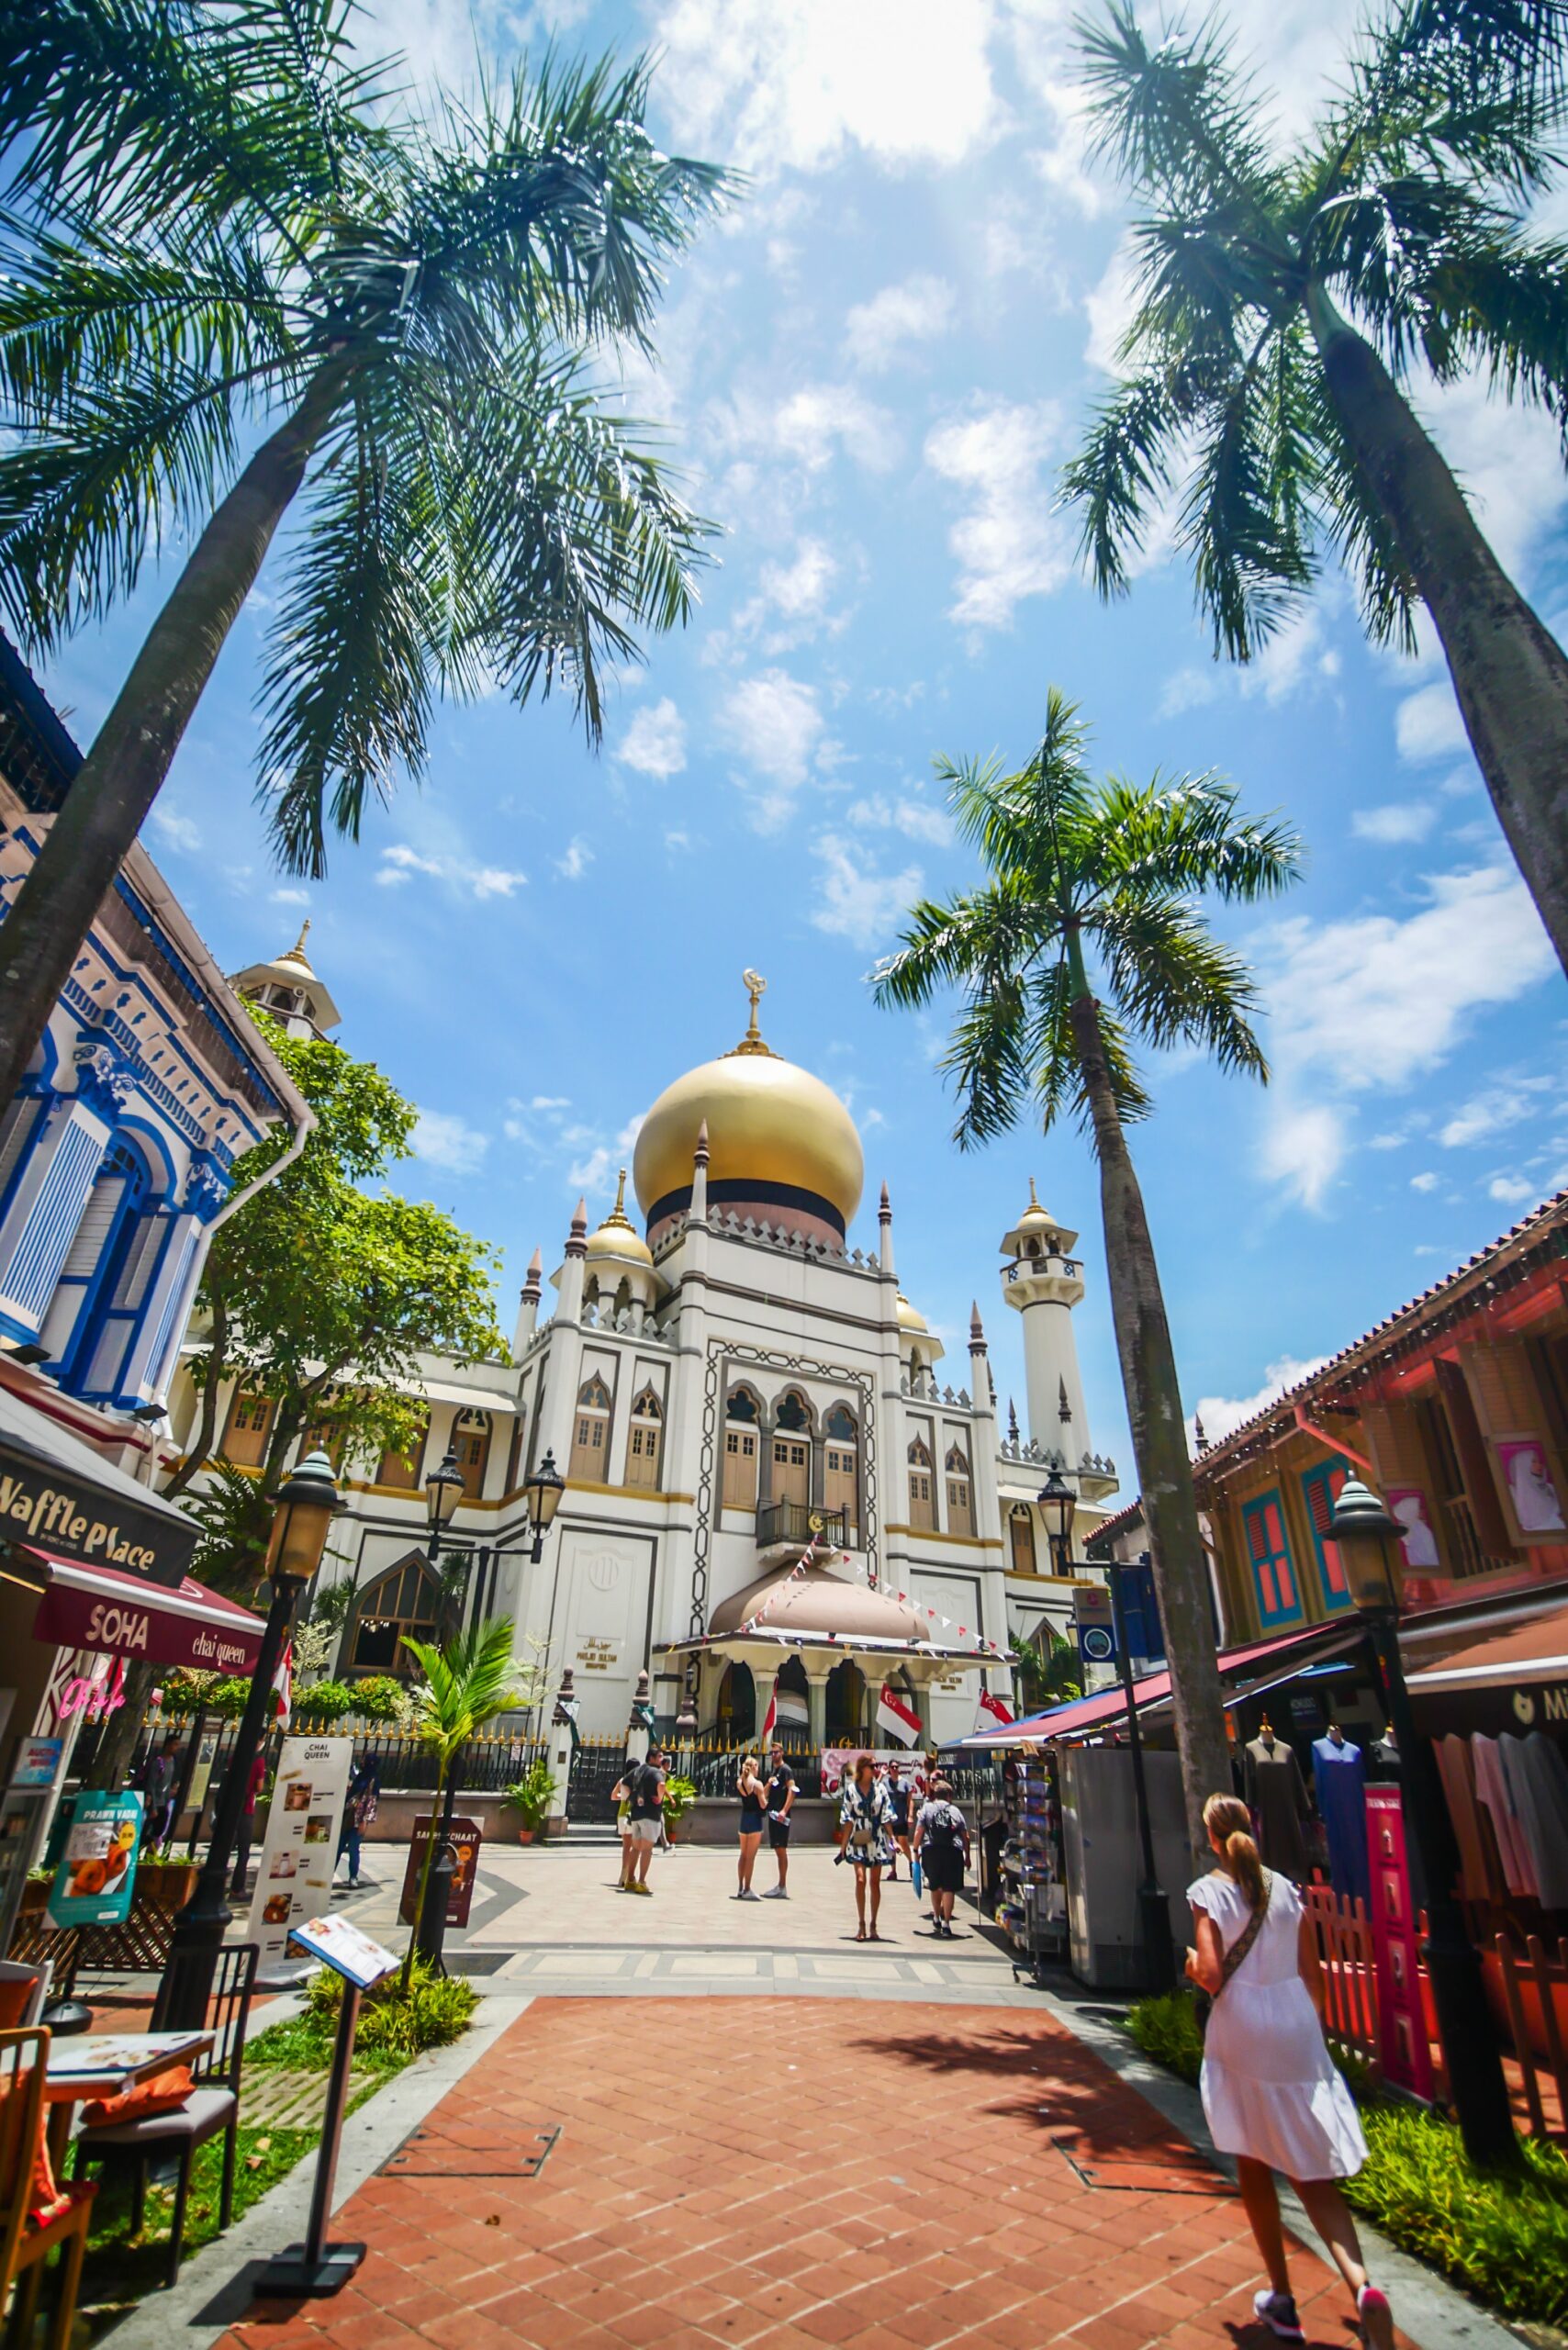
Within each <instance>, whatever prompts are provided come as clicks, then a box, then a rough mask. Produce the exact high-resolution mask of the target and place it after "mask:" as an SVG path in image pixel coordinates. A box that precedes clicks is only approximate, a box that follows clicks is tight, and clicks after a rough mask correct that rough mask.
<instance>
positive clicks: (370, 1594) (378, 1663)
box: [349, 1552, 441, 1678]
mask: <svg viewBox="0 0 1568 2350" xmlns="http://www.w3.org/2000/svg"><path fill="white" fill-rule="evenodd" d="M440 1610H441V1586H440V1584H439V1583H437V1582H436V1579H435V1577H434V1575H433V1574H431V1571H430V1568H429V1566H428V1565H427V1563H426V1562H425V1561H424V1560H423V1559H421V1558H420V1556H419V1554H418V1553H417V1552H416V1553H415V1554H414V1555H413V1556H412V1557H411V1558H408V1559H404V1560H401V1561H399V1562H398V1565H397V1566H395V1567H388V1569H387V1570H386V1573H385V1574H383V1575H378V1576H377V1577H376V1579H375V1582H374V1583H371V1584H370V1585H369V1586H368V1588H367V1589H366V1590H365V1591H364V1593H363V1594H362V1595H361V1597H360V1601H359V1605H358V1607H357V1608H356V1610H355V1617H354V1634H353V1653H352V1655H351V1656H350V1658H349V1669H350V1671H351V1672H353V1673H401V1674H403V1675H404V1677H405V1678H411V1676H412V1675H413V1673H415V1671H416V1670H417V1667H416V1665H415V1662H414V1659H413V1658H412V1657H411V1656H410V1655H409V1651H408V1650H407V1649H406V1648H405V1647H404V1646H403V1643H404V1641H405V1640H406V1639H416V1640H433V1639H434V1638H435V1636H436V1619H437V1617H438V1616H439V1614H440Z"/></svg>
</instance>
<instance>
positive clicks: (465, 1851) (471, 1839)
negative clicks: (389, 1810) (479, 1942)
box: [398, 1811, 485, 1926]
mask: <svg viewBox="0 0 1568 2350" xmlns="http://www.w3.org/2000/svg"><path fill="white" fill-rule="evenodd" d="M433 1825H434V1823H433V1821H432V1819H431V1815H430V1813H429V1812H428V1811H421V1812H420V1815H419V1817H418V1818H416V1820H415V1821H414V1833H413V1839H412V1841H411V1842H410V1843H409V1859H408V1863H407V1865H406V1867H405V1868H404V1871H403V1892H402V1897H401V1899H400V1900H399V1902H398V1917H399V1918H400V1919H402V1921H403V1923H404V1925H405V1926H411V1925H412V1924H413V1922H414V1904H415V1902H416V1901H417V1900H418V1899H419V1897H420V1878H421V1877H422V1876H423V1874H424V1869H425V1854H426V1852H428V1851H429V1850H430V1841H431V1830H432V1827H433ZM484 1841H485V1832H484V1830H483V1829H482V1828H481V1827H480V1825H479V1823H478V1821H477V1820H476V1819H465V1818H462V1817H461V1816H460V1817H459V1818H456V1819H454V1821H453V1822H452V1825H451V1832H450V1834H449V1835H443V1836H442V1837H441V1838H440V1839H439V1840H438V1842H440V1843H450V1844H451V1846H452V1852H453V1862H454V1866H453V1871H452V1874H451V1876H450V1877H449V1878H448V1880H447V1886H446V1922H447V1924H448V1925H449V1926H465V1925H466V1924H467V1923H468V1912H469V1910H470V1909H472V1908H473V1907H474V1878H475V1874H476V1871H477V1869H478V1865H479V1852H480V1848H481V1847H482V1845H483V1843H484Z"/></svg>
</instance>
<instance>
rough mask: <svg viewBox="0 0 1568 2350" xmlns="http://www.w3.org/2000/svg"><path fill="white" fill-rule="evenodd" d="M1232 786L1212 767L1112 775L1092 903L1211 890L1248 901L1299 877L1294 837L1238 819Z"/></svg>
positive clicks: (1276, 826) (1286, 830)
mask: <svg viewBox="0 0 1568 2350" xmlns="http://www.w3.org/2000/svg"><path fill="white" fill-rule="evenodd" d="M1237 807H1238V793H1237V791H1236V789H1235V788H1234V786H1232V785H1230V784H1227V783H1225V782H1222V781H1221V780H1220V779H1219V778H1217V777H1216V776H1215V775H1214V774H1213V773H1212V772H1210V773H1205V774H1203V775H1196V776H1190V775H1189V776H1182V777H1179V778H1176V779H1175V780H1173V781H1170V782H1167V781H1165V780H1164V779H1162V778H1160V777H1159V776H1156V777H1155V778H1153V780H1152V781H1151V782H1149V783H1147V784H1134V783H1128V782H1125V781H1122V780H1121V779H1119V778H1111V779H1109V780H1108V781H1107V783H1106V784H1105V786H1104V789H1103V793H1102V795H1101V800H1100V810H1099V812H1100V824H1099V827H1098V856H1097V858H1096V862H1095V880H1096V885H1097V886H1096V893H1095V894H1096V902H1097V903H1103V904H1108V905H1111V906H1113V907H1114V906H1115V905H1118V904H1122V905H1126V904H1129V903H1133V902H1135V901H1140V900H1142V899H1143V898H1145V897H1146V896H1147V897H1148V898H1150V899H1158V898H1160V897H1163V896H1166V895H1170V896H1178V895H1182V894H1183V893H1185V892H1187V891H1193V890H1214V892H1215V895H1216V896H1218V897H1221V898H1224V899H1226V900H1227V901H1240V902H1242V903H1247V904H1249V903H1252V902H1254V901H1257V900H1258V899H1260V898H1269V897H1274V896H1277V895H1278V893H1279V892H1280V891H1281V890H1286V889H1288V888H1289V887H1290V885H1291V884H1292V883H1293V882H1294V881H1295V880H1297V879H1299V878H1300V876H1301V870H1302V844H1301V839H1300V836H1299V834H1297V833H1295V832H1294V830H1293V829H1292V828H1291V826H1289V825H1288V824H1284V823H1260V822H1253V821H1250V820H1243V819H1240V818H1238V814H1237Z"/></svg>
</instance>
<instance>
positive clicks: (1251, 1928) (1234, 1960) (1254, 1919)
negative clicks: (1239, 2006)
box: [1193, 1869, 1274, 2040]
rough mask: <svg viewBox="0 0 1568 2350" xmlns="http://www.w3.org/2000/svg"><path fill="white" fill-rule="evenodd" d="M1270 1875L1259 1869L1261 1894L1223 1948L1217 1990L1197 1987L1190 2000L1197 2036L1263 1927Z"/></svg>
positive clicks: (1203, 2032)
mask: <svg viewBox="0 0 1568 2350" xmlns="http://www.w3.org/2000/svg"><path fill="white" fill-rule="evenodd" d="M1273 1889H1274V1880H1273V1877H1272V1875H1271V1873H1270V1872H1269V1870H1267V1869H1265V1870H1264V1871H1263V1898H1262V1900H1261V1901H1260V1903H1259V1904H1258V1907H1257V1908H1256V1909H1254V1910H1253V1912H1252V1915H1251V1916H1250V1918H1249V1919H1248V1920H1247V1923H1246V1924H1245V1926H1243V1928H1242V1929H1241V1931H1240V1932H1239V1933H1238V1935H1237V1937H1236V1940H1235V1941H1234V1942H1232V1943H1231V1945H1230V1948H1229V1949H1228V1950H1227V1951H1226V1954H1225V1956H1224V1958H1223V1959H1222V1960H1221V1962H1220V1970H1219V1989H1218V1990H1217V1991H1200V1992H1199V1993H1198V1995H1197V1997H1196V1999H1195V2001H1194V2002H1193V2004H1194V2006H1195V2007H1196V2009H1197V2011H1198V2037H1199V2039H1200V2040H1202V2039H1204V2037H1205V2036H1206V2035H1207V2032H1208V2028H1209V2018H1210V2016H1211V2015H1213V2013H1214V2010H1215V2002H1216V2001H1217V2000H1218V1999H1219V1997H1221V1995H1222V1993H1223V1992H1224V1990H1225V1986H1226V1984H1227V1983H1228V1982H1229V1981H1230V1979H1231V1977H1232V1975H1236V1974H1237V1973H1238V1972H1239V1970H1240V1968H1241V1966H1242V1964H1243V1963H1244V1961H1245V1959H1246V1957H1247V1953H1248V1952H1249V1950H1250V1949H1251V1947H1252V1945H1253V1943H1254V1942H1256V1941H1257V1939H1258V1937H1259V1935H1260V1933H1261V1932H1262V1930H1263V1920H1264V1919H1265V1918H1266V1917H1267V1916H1268V1914H1269V1896H1270V1895H1271V1893H1272V1892H1273Z"/></svg>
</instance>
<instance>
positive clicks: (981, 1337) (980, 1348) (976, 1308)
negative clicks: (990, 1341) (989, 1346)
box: [969, 1297, 985, 1355]
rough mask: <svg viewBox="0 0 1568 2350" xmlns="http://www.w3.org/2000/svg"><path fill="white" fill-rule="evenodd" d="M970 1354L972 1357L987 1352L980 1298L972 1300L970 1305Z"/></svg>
mask: <svg viewBox="0 0 1568 2350" xmlns="http://www.w3.org/2000/svg"><path fill="white" fill-rule="evenodd" d="M969 1352H970V1354H972V1355H980V1354H983V1353H984V1352H985V1326H984V1325H983V1323H982V1322H981V1320H980V1300H979V1298H978V1297H977V1298H974V1299H972V1300H971V1301H970V1304H969Z"/></svg>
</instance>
